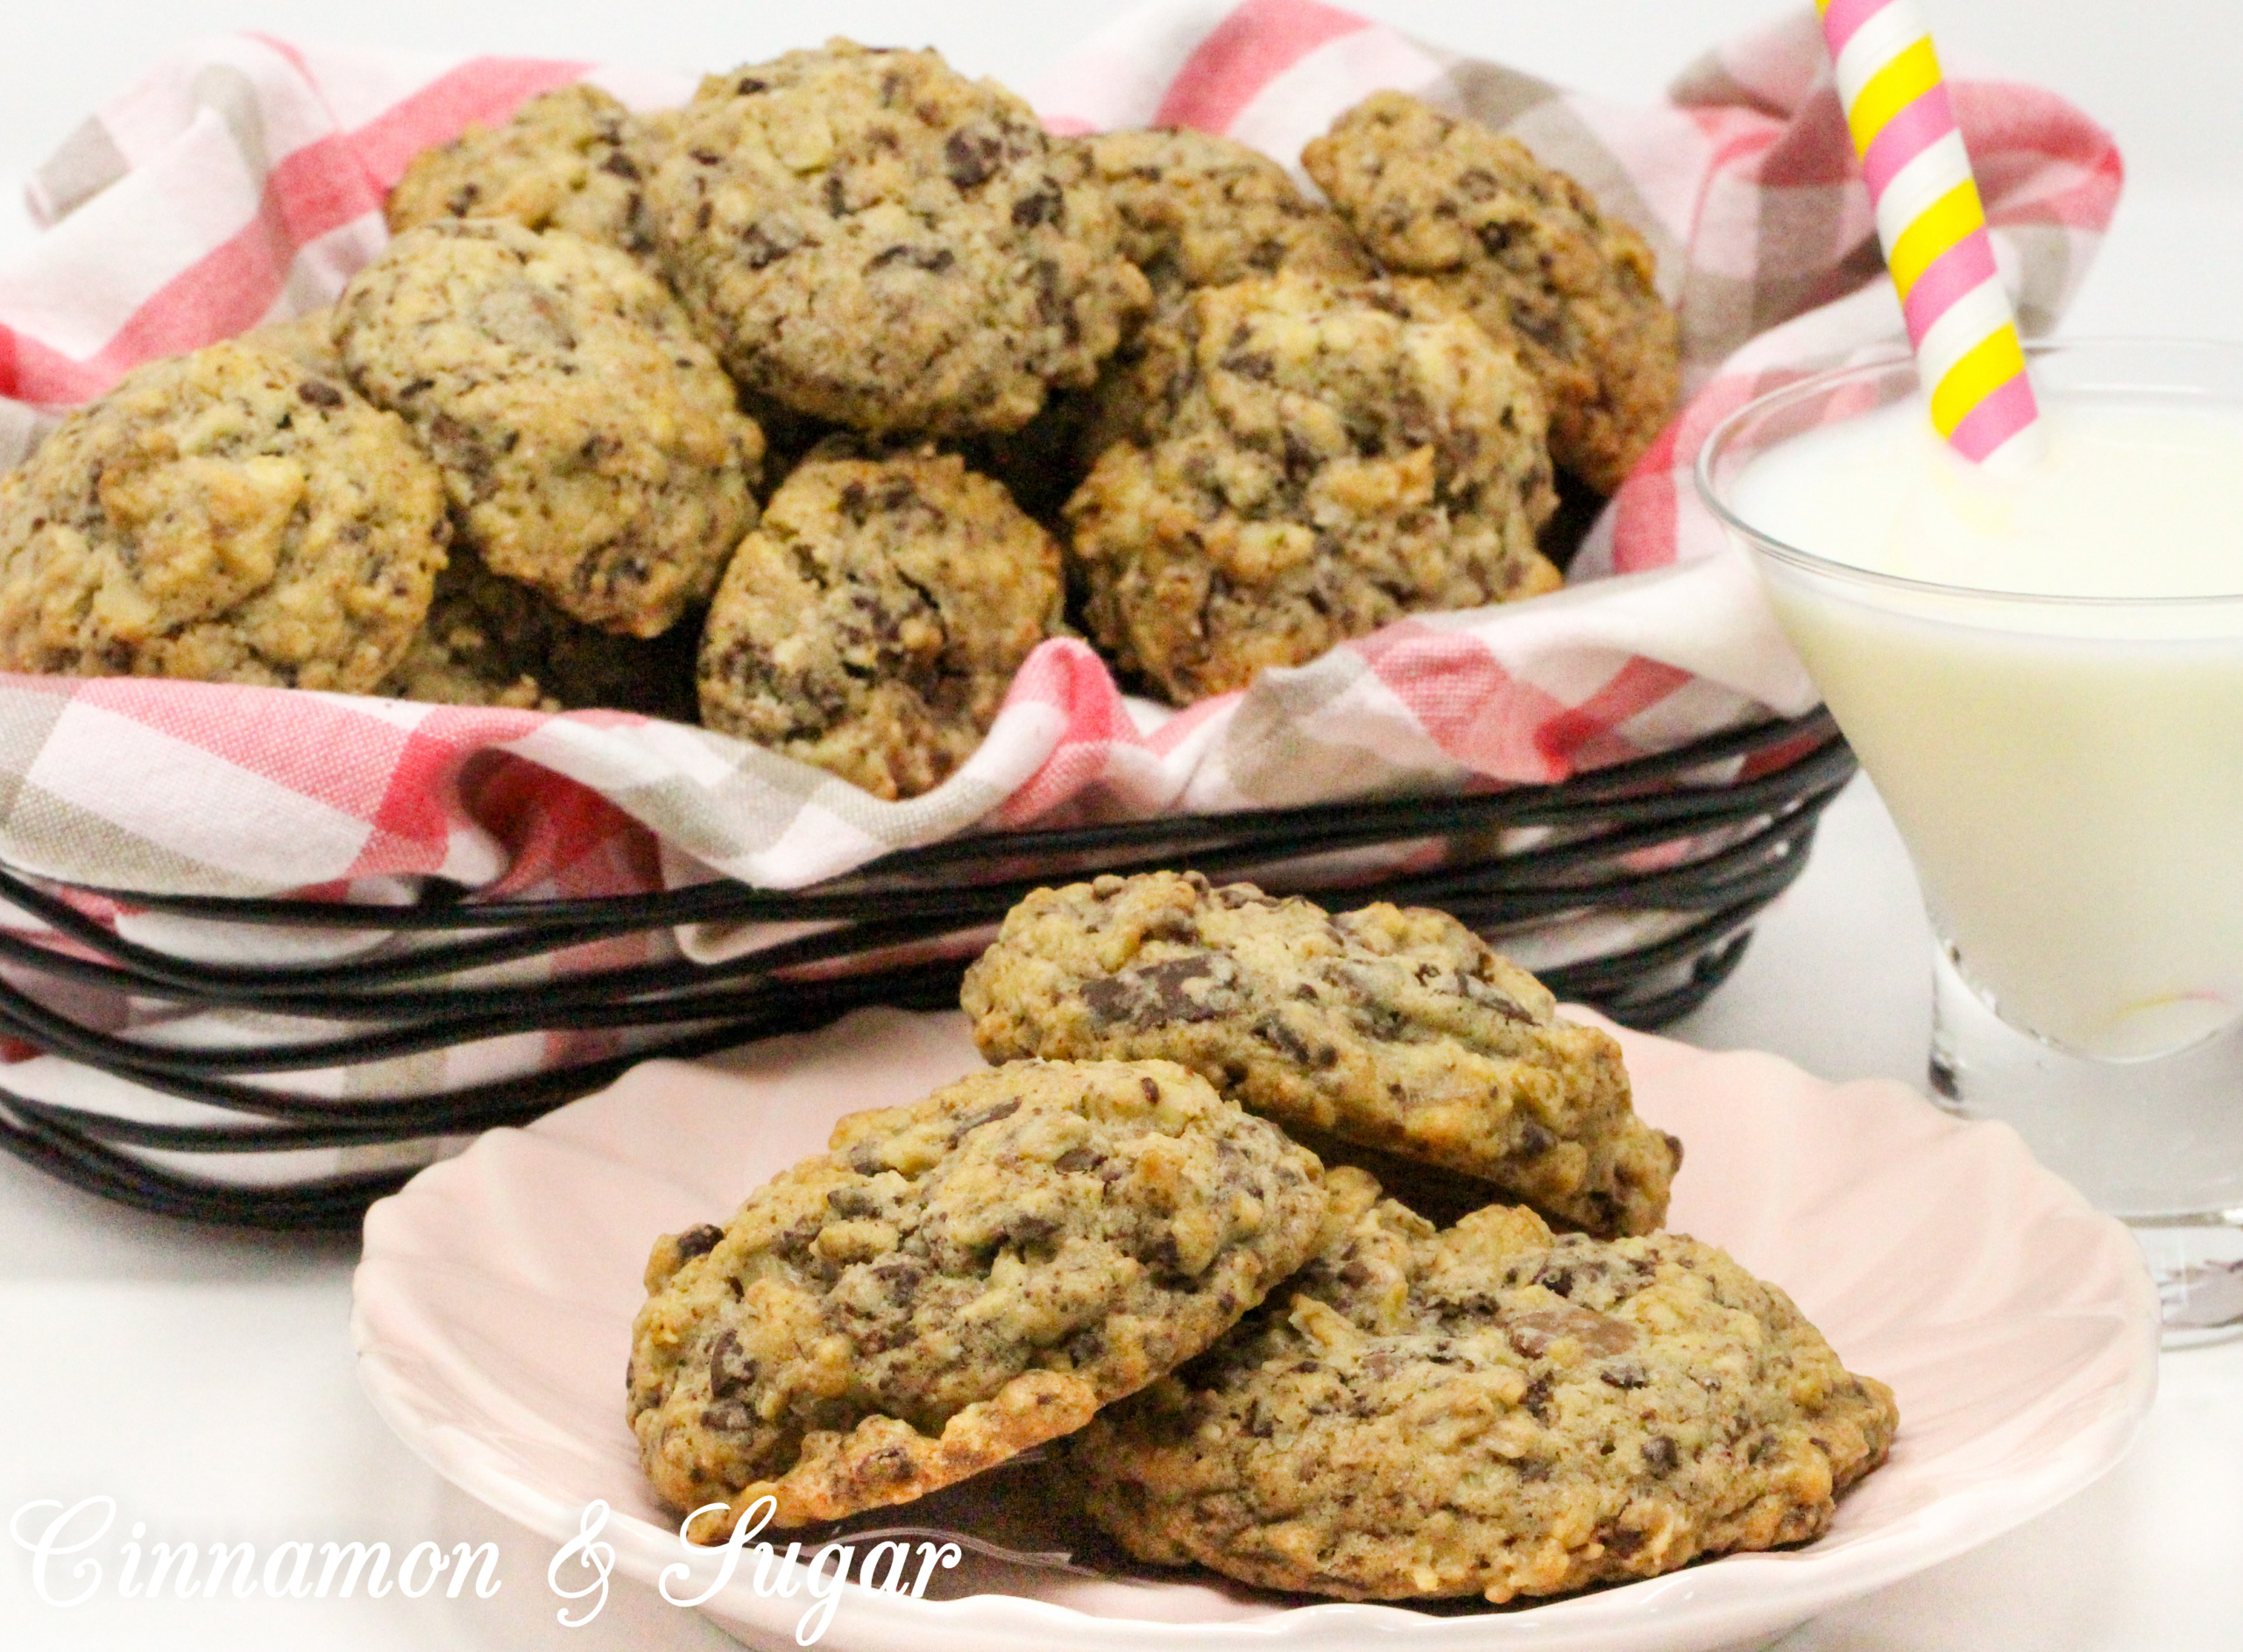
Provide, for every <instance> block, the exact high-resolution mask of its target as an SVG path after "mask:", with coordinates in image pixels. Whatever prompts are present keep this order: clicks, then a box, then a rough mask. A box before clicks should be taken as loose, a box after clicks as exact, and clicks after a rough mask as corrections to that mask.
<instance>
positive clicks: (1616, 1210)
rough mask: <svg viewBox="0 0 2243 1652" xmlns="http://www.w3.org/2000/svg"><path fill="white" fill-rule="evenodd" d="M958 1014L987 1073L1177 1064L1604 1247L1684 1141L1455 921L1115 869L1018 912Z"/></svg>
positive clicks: (1253, 1104)
mask: <svg viewBox="0 0 2243 1652" xmlns="http://www.w3.org/2000/svg"><path fill="white" fill-rule="evenodd" d="M960 1002H961V1004H962V1005H963V1006H964V1007H965V1010H966V1013H967V1014H968V1015H969V1016H971V1017H972V1018H973V1041H974V1042H975V1044H977V1045H978V1046H979V1047H980V1050H981V1053H982V1054H983V1055H986V1056H987V1057H988V1058H989V1059H990V1060H991V1061H1006V1060H1010V1059H1013V1058H1015V1057H1018V1056H1022V1055H1042V1056H1045V1057H1051V1058H1065V1059H1068V1060H1084V1059H1088V1058H1091V1057H1114V1058H1121V1059H1128V1060H1137V1059H1145V1058H1152V1057H1157V1058H1159V1059H1162V1060H1166V1061H1173V1062H1177V1063H1180V1064H1182V1065H1183V1066H1185V1067H1189V1068H1190V1069H1192V1070H1193V1071H1194V1072H1197V1073H1200V1074H1202V1075H1204V1076H1205V1077H1206V1078H1207V1079H1208V1080H1210V1081H1211V1082H1212V1083H1213V1084H1215V1085H1216V1086H1217V1087H1218V1088H1219V1089H1221V1091H1223V1092H1224V1093H1225V1094H1227V1095H1228V1096H1230V1097H1232V1098H1234V1099H1235V1100H1236V1101H1238V1102H1239V1103H1240V1104H1241V1105H1243V1106H1247V1107H1250V1108H1252V1109H1253V1110H1254V1111H1255V1112H1260V1113H1263V1114H1266V1115H1267V1116H1269V1117H1270V1118H1272V1119H1276V1120H1277V1122H1278V1123H1279V1124H1281V1125H1284V1126H1288V1127H1292V1126H1299V1127H1301V1128H1303V1129H1305V1130H1310V1131H1317V1132H1321V1133H1324V1134H1326V1135H1328V1136H1332V1137H1336V1138H1338V1139H1339V1140H1341V1141H1343V1142H1347V1141H1353V1142H1360V1143H1362V1145H1364V1146H1365V1147H1374V1148H1377V1149H1379V1150H1381V1151H1382V1152H1386V1153H1391V1154H1398V1155H1400V1156H1402V1157H1404V1158H1407V1159H1412V1160H1423V1161H1427V1162H1429V1163H1432V1164H1436V1165H1440V1166H1444V1167H1446V1168H1448V1169H1451V1170H1454V1171H1457V1172H1460V1173H1461V1174H1463V1175H1470V1176H1475V1177H1478V1178H1479V1179H1481V1180H1482V1181H1483V1182H1485V1183H1490V1184H1491V1186H1490V1188H1489V1196H1488V1197H1489V1198H1496V1197H1507V1198H1513V1199H1519V1200H1523V1201H1525V1203H1527V1204H1532V1205H1533V1206H1534V1207H1535V1208H1536V1209H1537V1210H1539V1211H1542V1212H1543V1213H1544V1214H1546V1215H1547V1216H1550V1217H1552V1218H1555V1219H1556V1220H1558V1221H1560V1222H1563V1223H1565V1224H1567V1225H1570V1226H1574V1227H1578V1228H1581V1229H1583V1230H1586V1231H1587V1232H1592V1233H1602V1234H1614V1233H1645V1232H1650V1231H1651V1230H1652V1229H1653V1228H1655V1227H1657V1226H1658V1225H1659V1223H1660V1221H1661V1220H1663V1219H1664V1218H1665V1216H1666V1200H1667V1191H1668V1188H1669V1186H1670V1184H1671V1183H1672V1182H1673V1174H1674V1170H1675V1168H1676V1166H1677V1164H1678V1163H1679V1161H1680V1151H1681V1149H1680V1144H1679V1143H1677V1142H1675V1141H1674V1140H1673V1139H1672V1138H1670V1137H1666V1136H1663V1135H1661V1134H1660V1133H1659V1132H1657V1131H1655V1130H1653V1129H1652V1128H1651V1127H1650V1126H1648V1125H1646V1124H1645V1123H1644V1122H1643V1120H1642V1119H1638V1117H1637V1116H1636V1112H1635V1109H1634V1106H1633V1105H1632V1099H1631V1092H1630V1090H1629V1084H1628V1075H1627V1072H1626V1070H1624V1068H1623V1067H1622V1065H1621V1063H1620V1048H1619V1046H1618V1045H1617V1043H1615V1042H1614V1041H1612V1039H1611V1038H1610V1036H1608V1035H1607V1034H1604V1033H1602V1032H1599V1031H1598V1030H1597V1029H1596V1028H1595V1027H1583V1026H1580V1025H1578V1024H1576V1023H1574V1022H1572V1021H1568V1020H1564V1019H1563V1018H1561V1017H1560V1016H1559V1015H1558V1014H1557V1013H1556V1006H1555V1001H1554V1000H1553V999H1552V997H1551V995H1550V993H1549V991H1548V990H1547V989H1546V988H1545V987H1544V986H1543V985H1542V984H1541V983H1540V982H1539V981H1537V980H1536V979H1535V978H1533V977H1532V976H1531V975H1529V974H1528V973H1527V972H1526V971H1524V970H1522V969H1519V968H1518V967H1517V966H1516V965H1514V964H1511V963H1510V962H1508V961H1507V960H1506V959H1504V957H1501V956H1500V955H1498V954H1497V953H1496V952H1495V951H1494V950H1492V949H1490V948H1489V945H1488V944H1487V942H1484V941H1482V940H1481V938H1480V937H1479V936H1478V935H1475V934H1473V933H1472V931H1471V930H1469V929H1468V928H1465V927H1464V926H1463V925H1462V924H1461V923H1459V922H1458V921H1456V920H1455V919H1454V918H1452V917H1450V916H1448V915H1447V914H1446V913H1440V912H1433V911H1428V910H1426V909H1425V908H1422V907H1392V906H1388V905H1386V904H1384V903H1383V902H1381V903H1379V904H1377V905H1375V906H1369V907H1363V908H1362V909H1361V910H1360V911H1356V912H1342V913H1336V914H1327V912H1326V911H1325V910H1324V909H1323V908H1322V907H1319V906H1316V905H1315V904H1313V902H1310V901H1307V900H1301V899H1299V898H1298V897H1294V898H1291V899H1286V900H1278V899H1277V898H1276V897H1274V896H1270V895H1266V894H1263V893H1262V892H1261V891H1260V890H1259V889H1256V887H1255V886H1253V885H1251V884H1231V885H1228V886H1225V887H1222V888H1217V887H1215V886H1213V885H1211V884H1209V883H1208V881H1207V880H1206V879H1205V878H1202V877H1200V876H1199V874H1198V873H1196V872H1181V873H1179V872H1146V873H1143V874H1141V875H1139V876H1137V877H1134V878H1120V877H1114V876H1111V875H1109V876H1107V877H1102V878H1100V879H1096V880H1095V881H1093V882H1091V883H1081V884H1073V885H1070V886H1067V887H1065V888H1064V889H1039V890H1037V892H1036V893H1033V894H1031V895H1030V896H1029V897H1028V898H1027V899H1026V900H1023V901H1022V902H1021V903H1020V904H1019V905H1018V906H1016V907H1014V908H1013V909H1012V911H1011V912H1010V913H1009V914H1007V915H1006V918H1005V921H1004V925H1003V928H1001V930H1000V931H999V933H998V935H997V939H996V941H995V942H994V943H993V944H992V945H991V946H990V948H989V949H988V950H987V951H986V952H985V953H983V954H982V955H981V957H980V958H979V959H977V960H976V961H975V963H974V964H973V967H972V968H971V969H969V970H968V971H966V981H965V985H964V987H963V990H962V992H961V993H960Z"/></svg>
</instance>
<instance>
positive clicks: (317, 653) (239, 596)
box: [0, 343, 450, 693]
mask: <svg viewBox="0 0 2243 1652" xmlns="http://www.w3.org/2000/svg"><path fill="white" fill-rule="evenodd" d="M449 536H450V530H449V523H448V522H447V520H446V518H445V514H444V491H443V481H442V477H440V476H439V475H438V474H437V471H436V468H435V466H434V465H433V464H431V463H430V462H428V458H427V456H426V455H423V454H422V453H421V450H420V448H418V447H417V446H416V445H415V444H414V441H413V439H412V436H411V435H410V434H409V433H408V432H407V429H406V427H405V425H404V424H403V423H402V422H401V421H400V420H398V419H396V418H395V417H393V415H391V414H389V413H383V412H381V411H380V410H379V409H378V408H375V407H372V406H368V405H367V404H366V403H365V402H364V401H362V400H361V399H359V398H358V397H357V395H356V394H354V393H353V392H351V390H350V386H349V385H348V384H347V383H346V382H345V381H343V379H341V378H330V377H328V376H325V375H323V374H321V373H319V372H317V371H313V370H310V369H308V368H306V367H304V366H303V365H302V364H300V363H299V362H297V361H295V360H294V359H292V358H291V357H288V356H286V355H283V354H279V353H276V352H272V351H268V350H262V349H256V348H253V347H251V346H247V345H243V344H237V343H223V344H214V345H211V346H209V348H207V349H200V350H196V351H195V352H194V353H193V354H192V355H188V356H181V357H173V358H171V359H169V360H166V361H160V362H157V363H154V364H152V365H150V366H147V367H144V368H141V369H140V370H138V371H136V372H133V373H131V374H129V375H128V376H127V377H126V378H124V379H123V380H122V381H121V382H120V383H119V384H118V385H117V387H116V388H115V389H113V390H112V391H110V392H109V394H107V395H106V396H103V398H102V399H100V400H98V401H96V402H94V403H92V404H91V405H90V406H86V407H83V408H81V409H79V410H78V411H77V412H75V413H72V414H71V415H70V416H69V417H68V418H67V419H65V420H63V421H62V423H61V424H60V426H58V427H56V429H55V430H54V432H53V434H51V435H49V436H48V437H47V439H46V441H45V442H43V443H42V444H41V445H40V446H39V448H38V449H37V450H36V451H35V452H34V453H33V454H32V456H31V457H30V458H29V459H27V460H26V461H25V462H24V463H23V464H22V465H20V466H19V467H18V468H17V469H15V470H13V471H11V472H10V473H9V475H8V476H7V477H5V478H4V479H0V667H4V668H5V669H8V670H11V671H43V672H55V673H60V674H68V675H74V676H109V675H119V676H123V675H131V676H152V677H188V678H196V679H200V680H202V681H209V682H244V683H257V684H264V685H268V686H273V687H279V688H331V689H338V690H342V691H344V692H349V693H363V692H364V691H366V690H368V689H371V688H373V687H374V685H375V684H376V683H378V682H379V681H381V679H382V678H383V677H384V676H385V675H386V674H387V673H388V672H389V671H390V670H391V668H392V667H394V666H395V665H396V664H397V663H398V661H399V660H400V658H401V657H402V656H403V654H404V653H405V650H406V648H407V645H408V643H409V642H410V640H411V639H412V637H413V635H414V632H415V631H416V630H417V629H418V628H419V627H420V625H421V620H422V619H423V618H424V617H425V616H426V615H427V613H428V603H429V598H430V595H431V593H432V591H433V589H434V586H435V578H436V574H437V571H438V570H439V569H440V568H442V567H443V565H444V548H445V545H446V543H447V541H448V540H449Z"/></svg>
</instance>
